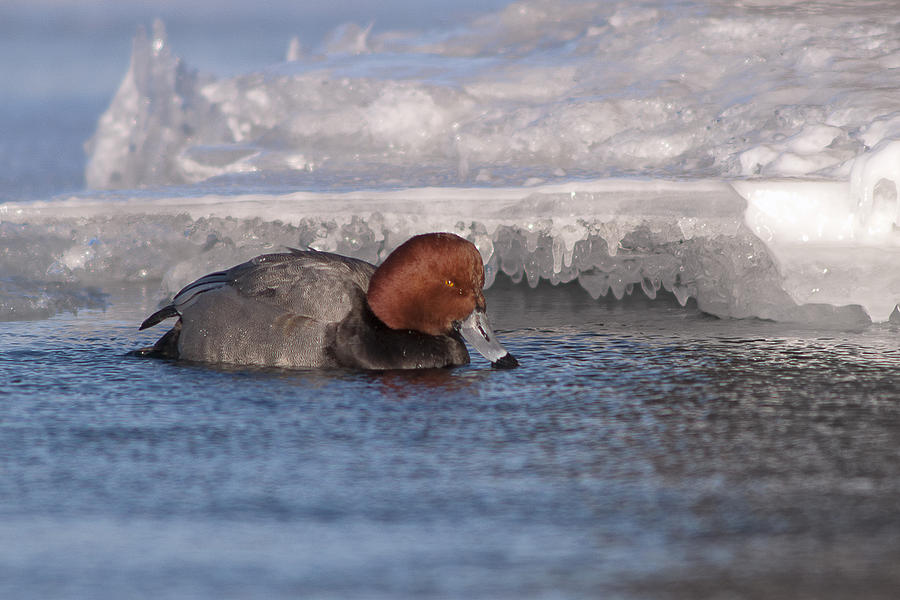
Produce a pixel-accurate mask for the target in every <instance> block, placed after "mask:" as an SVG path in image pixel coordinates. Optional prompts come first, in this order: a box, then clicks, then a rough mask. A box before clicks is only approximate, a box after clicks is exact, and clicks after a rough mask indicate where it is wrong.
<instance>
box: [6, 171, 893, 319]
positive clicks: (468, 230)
mask: <svg viewBox="0 0 900 600" xmlns="http://www.w3.org/2000/svg"><path fill="white" fill-rule="evenodd" d="M750 198H751V201H752V200H753V196H752V195H751V196H750ZM746 206H747V204H746V202H745V201H744V199H743V198H741V196H739V195H738V194H736V193H735V191H734V190H733V189H732V187H731V186H729V185H728V184H725V183H715V182H706V183H700V182H680V183H676V182H659V181H656V182H635V181H624V180H620V181H598V182H580V183H577V184H560V185H553V186H542V187H538V188H504V189H484V188H443V189H439V188H419V189H406V190H393V191H360V192H348V193H333V192H319V193H312V192H298V193H293V194H285V195H247V196H240V195H237V196H213V195H208V196H204V197H193V198H184V197H181V198H178V197H165V196H162V197H155V198H154V197H152V196H148V195H145V196H128V195H125V196H121V197H119V198H115V197H109V196H105V197H102V198H92V197H90V196H87V197H84V198H72V199H70V200H67V201H55V202H32V203H23V204H17V205H6V206H5V211H3V214H4V215H5V219H6V220H5V221H4V223H3V224H2V225H3V227H5V228H7V229H8V230H9V231H12V232H16V235H17V239H18V240H19V241H18V242H16V243H14V244H13V247H18V248H19V249H20V253H19V256H20V257H22V258H21V260H19V261H16V260H13V261H12V262H13V263H14V264H16V265H17V266H18V268H19V269H20V272H22V273H23V274H27V275H28V277H29V278H30V279H31V280H34V281H51V280H58V279H62V280H64V281H67V282H70V283H73V284H79V285H85V284H92V285H111V284H114V283H116V282H120V281H152V280H160V281H161V282H162V286H163V290H162V293H161V296H163V295H166V294H172V293H174V292H175V291H177V290H178V289H179V288H180V287H181V286H183V285H184V284H186V283H188V282H189V281H191V280H192V279H194V278H196V277H198V276H200V275H202V274H204V273H206V272H209V271H212V270H216V269H219V268H222V267H225V266H228V265H231V264H235V263H238V262H241V261H242V260H246V259H247V258H249V257H251V256H254V255H256V254H260V253H263V252H271V251H277V250H279V249H283V248H284V247H287V246H293V247H304V246H307V245H308V246H311V247H315V248H318V249H321V250H329V251H336V252H340V253H342V254H348V255H351V256H357V257H360V258H363V259H366V260H369V261H372V262H379V261H381V260H383V259H384V257H385V256H386V255H387V254H388V253H389V252H390V251H391V250H393V248H394V247H396V246H397V245H399V244H400V243H402V242H403V241H404V240H406V239H407V238H408V237H410V236H412V235H415V234H417V233H422V232H426V231H451V232H454V233H457V234H459V235H462V236H464V237H467V238H468V239H470V240H472V241H473V242H474V243H475V244H476V245H477V246H478V248H479V249H480V251H481V252H482V257H483V259H484V261H485V263H486V264H487V273H488V275H487V277H486V283H487V284H490V283H491V282H492V281H493V277H494V276H495V275H496V273H497V272H498V271H503V272H504V273H506V274H507V275H509V276H511V277H512V278H513V279H514V280H521V279H526V280H527V281H528V283H529V284H530V285H537V283H538V282H539V281H540V280H542V279H543V280H548V281H550V282H551V283H561V282H567V281H572V280H578V281H579V282H580V283H581V285H582V286H583V287H584V288H585V289H586V290H588V292H589V293H590V294H591V295H593V296H595V297H599V296H601V295H607V294H609V293H612V295H613V296H614V297H615V298H618V299H621V298H623V297H625V296H626V295H629V294H632V293H640V290H643V293H645V294H646V295H647V296H649V297H653V296H655V295H656V294H657V292H658V290H660V289H666V290H669V291H671V292H672V293H674V294H675V295H676V297H677V298H678V299H679V301H680V302H682V303H686V302H687V300H688V299H689V298H694V299H695V300H696V303H697V306H698V307H699V308H700V309H701V310H704V311H707V312H709V313H711V314H715V315H719V316H723V317H760V318H766V319H775V320H782V321H801V322H818V321H817V320H819V319H821V320H822V323H825V324H829V325H833V324H834V323H843V324H848V323H853V324H859V323H860V322H865V321H867V319H868V317H866V314H865V312H864V311H863V309H862V308H859V307H855V308H853V307H851V308H837V306H842V305H844V304H850V303H852V302H847V301H846V299H847V298H849V299H851V300H853V299H855V296H853V291H852V290H845V292H844V294H845V295H844V296H841V297H840V298H838V297H835V298H832V300H831V301H829V302H828V303H827V304H824V303H823V302H820V298H818V297H812V298H810V299H809V300H807V301H797V300H795V299H794V298H793V297H792V295H791V294H790V293H789V292H792V291H793V290H792V289H790V288H787V289H786V287H785V286H786V281H787V284H788V285H790V284H791V282H792V281H793V280H792V279H791V276H792V274H793V273H794V271H793V266H792V265H790V264H788V263H783V262H780V261H779V260H777V256H778V255H773V253H772V251H771V250H770V249H769V245H770V243H769V242H767V243H764V242H762V241H761V240H760V239H759V238H758V237H757V236H756V235H754V234H753V232H752V231H751V230H750V229H749V228H748V227H747V226H746V225H745V224H744V211H745V207H746ZM688 221H689V223H688ZM686 231H687V232H688V233H687V234H686V233H685V232H686ZM29 240H41V241H40V242H32V241H29ZM32 247H34V248H35V249H36V250H38V251H37V252H35V253H34V254H33V255H32V254H31V252H30V251H29V248H32ZM613 248H614V249H615V252H611V251H610V250H611V249H613ZM775 248H776V250H777V249H778V247H777V246H776V247H775ZM866 260H867V261H868V262H871V263H872V264H877V261H875V260H874V259H872V258H867V259H866ZM25 262H27V265H26V264H23V263H25ZM785 264H787V267H785V266H784V265H785ZM784 269H787V271H786V272H787V273H788V277H787V279H786V278H785V276H784V275H783V270H784ZM870 275H872V274H870V273H865V274H864V276H865V277H868V276H870ZM840 276H841V277H843V278H844V279H843V281H844V282H848V281H849V282H851V283H853V284H854V285H856V284H857V282H855V281H853V280H850V279H847V278H848V277H849V274H848V273H842V274H841V275H840ZM882 279H884V276H883V275H882ZM891 285H894V284H891ZM890 289H894V288H890ZM886 293H887V292H884V294H886ZM883 297H884V296H882V297H880V299H879V300H878V302H881V298H883ZM862 300H863V301H861V302H859V304H863V305H864V306H866V308H867V309H868V308H869V307H870V306H874V307H876V308H878V306H880V305H879V304H878V302H874V301H873V299H871V298H869V299H865V298H863V299H862ZM873 302H874V303H873ZM893 304H896V301H894V302H893V303H892V304H891V308H892V307H893ZM814 305H820V306H814ZM888 312H889V311H888ZM873 314H875V313H873ZM883 318H887V313H885V314H884V316H883Z"/></svg>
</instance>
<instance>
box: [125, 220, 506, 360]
mask: <svg viewBox="0 0 900 600" xmlns="http://www.w3.org/2000/svg"><path fill="white" fill-rule="evenodd" d="M483 286H484V266H483V263H482V259H481V255H480V254H479V253H478V250H477V249H476V248H475V246H474V245H473V244H472V243H471V242H469V241H467V240H465V239H463V238H461V237H459V236H457V235H454V234H452V233H428V234H424V235H418V236H415V237H413V238H410V239H409V240H407V241H406V242H405V243H403V244H402V245H401V246H399V247H398V248H397V249H396V250H394V251H393V252H392V253H391V254H390V256H388V257H387V259H385V261H384V262H383V263H382V264H381V266H379V267H378V268H375V266H374V265H371V264H369V263H367V262H365V261H362V260H357V259H355V258H349V257H346V256H340V255H338V254H332V253H330V252H320V251H317V250H295V249H291V250H290V252H285V253H280V254H265V255H262V256H257V257H256V258H254V259H252V260H250V261H248V262H245V263H243V264H240V265H237V266H235V267H232V268H230V269H228V270H226V271H219V272H217V273H211V274H209V275H206V276H205V277H201V278H200V279H198V280H197V281H195V282H193V283H191V284H190V285H188V286H186V287H185V288H184V289H183V290H181V291H180V292H178V294H176V296H175V298H174V299H173V300H172V303H171V304H169V305H168V306H166V307H164V308H162V309H160V310H158V311H157V312H155V313H153V314H152V315H150V316H149V317H147V319H146V320H145V321H144V322H143V323H142V324H141V327H140V328H141V329H142V330H143V329H146V328H148V327H152V326H154V325H156V324H157V323H160V322H161V321H163V320H165V319H168V318H169V317H178V321H176V322H175V325H174V327H172V329H171V330H170V331H169V332H168V333H166V334H165V335H163V337H162V338H160V340H159V341H158V342H156V344H155V345H154V346H152V347H151V348H147V349H145V350H143V351H141V353H142V354H147V355H157V356H165V357H170V358H180V359H185V360H191V361H200V362H211V363H230V364H241V365H261V366H274V367H349V368H361V369H412V368H429V367H448V366H456V365H463V364H467V363H468V362H469V353H468V352H467V351H466V346H465V344H464V343H463V339H465V340H466V341H467V342H469V344H471V345H472V347H473V348H475V350H477V351H478V352H479V353H480V354H482V355H483V356H484V357H485V358H487V359H488V360H489V361H491V364H492V365H493V366H494V367H500V368H510V367H515V366H517V365H518V362H517V361H516V359H515V358H514V357H513V356H512V355H511V354H510V353H509V352H507V351H506V349H505V348H504V347H503V346H502V345H501V344H500V342H499V341H498V340H497V338H496V337H495V336H494V332H493V331H492V330H491V326H490V323H489V322H488V319H487V316H486V315H485V306H486V305H485V300H484V294H483V293H482V287H483Z"/></svg>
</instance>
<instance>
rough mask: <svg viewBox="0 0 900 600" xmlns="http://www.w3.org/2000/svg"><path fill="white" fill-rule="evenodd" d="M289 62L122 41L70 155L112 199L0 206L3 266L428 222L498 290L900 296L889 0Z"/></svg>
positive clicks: (571, 16) (598, 17)
mask: <svg viewBox="0 0 900 600" xmlns="http://www.w3.org/2000/svg"><path fill="white" fill-rule="evenodd" d="M285 46H286V48H287V57H288V61H286V62H284V63H281V64H277V65H272V66H271V67H269V68H267V69H264V70H260V71H256V72H251V73H246V74H243V75H239V76H236V77H232V78H226V79H216V78H213V77H210V76H206V75H203V74H200V73H197V72H194V71H193V70H192V69H190V68H189V67H188V66H186V65H185V64H184V63H183V62H182V61H181V60H180V59H179V58H178V57H177V56H176V55H175V54H174V52H173V50H172V49H171V48H169V45H168V41H167V39H166V35H165V30H164V27H163V26H162V24H159V23H158V24H156V25H155V26H154V28H153V31H152V34H151V35H149V36H148V35H146V34H143V33H140V34H139V35H138V36H137V37H136V39H135V42H134V51H133V56H132V62H131V67H130V69H129V71H128V72H127V74H126V75H125V77H124V79H123V82H122V84H121V86H120V88H119V90H118V92H117V93H116V95H115V97H114V98H113V100H112V102H111V104H110V107H109V109H108V110H107V112H106V113H105V114H104V115H103V117H102V119H101V120H100V123H99V124H98V127H97V130H96V133H95V135H94V137H93V138H92V140H91V141H90V142H89V144H88V150H89V163H88V167H87V172H86V175H87V181H88V184H89V186H90V187H92V188H96V189H98V190H99V189H101V188H106V189H117V188H118V189H122V190H123V191H121V192H103V191H97V192H87V193H84V194H80V195H78V196H77V197H74V198H70V199H54V200H51V201H47V202H36V203H18V204H8V205H4V206H2V207H0V227H6V228H8V229H9V230H10V231H14V232H15V235H14V236H12V237H10V234H7V238H8V239H9V240H10V244H11V246H10V247H11V248H13V249H14V250H15V251H14V252H12V253H7V255H6V256H0V261H5V262H11V261H14V260H17V261H19V263H17V265H18V266H15V269H17V270H16V271H15V272H19V271H21V272H22V273H23V274H24V275H25V276H27V277H30V278H32V279H34V280H35V281H41V282H48V281H51V282H52V281H58V280H59V281H67V282H80V283H83V284H85V285H88V284H98V285H99V284H102V283H103V282H108V281H118V280H152V279H156V278H159V279H162V280H163V286H164V288H165V291H167V292H169V293H171V292H172V291H174V290H175V289H176V288H177V287H178V286H179V285H181V284H183V283H185V282H186V281H187V280H189V279H190V278H191V277H194V276H196V275H199V274H202V272H204V271H205V270H206V269H209V268H221V267H223V266H228V264H230V263H232V262H233V261H236V260H242V259H243V258H246V257H247V256H250V255H252V254H254V253H257V252H259V251H266V250H271V249H272V248H277V247H278V246H279V245H292V246H297V245H302V244H310V245H312V246H315V247H317V248H322V249H327V250H336V251H340V252H346V253H351V254H354V255H357V256H361V257H363V258H367V259H370V260H373V261H377V260H380V259H382V258H383V257H384V256H385V255H386V253H387V252H389V251H390V249H391V248H393V247H394V246H396V245H397V244H399V243H400V242H402V241H403V240H404V239H405V238H406V237H407V236H408V235H411V234H413V233H418V232H421V231H426V230H436V229H442V230H451V231H457V232H459V233H461V234H462V235H465V236H467V237H469V239H472V240H473V241H474V242H475V243H476V244H477V245H478V247H479V249H480V250H481V251H482V254H483V255H484V258H485V262H486V265H487V271H488V280H489V282H490V281H492V280H493V277H494V276H495V275H496V273H497V272H499V271H503V272H505V273H507V274H509V275H510V276H512V277H513V278H516V279H518V278H525V279H527V281H528V282H529V283H530V284H532V285H534V284H536V283H537V281H538V280H539V279H541V278H543V279H548V280H550V281H552V282H554V283H558V282H565V281H572V280H578V281H579V282H580V283H581V285H582V286H583V287H585V288H586V289H587V290H588V291H589V292H590V293H591V294H592V295H594V296H599V295H605V294H608V293H610V292H611V293H612V294H614V295H615V296H616V297H617V298H621V297H623V296H624V295H625V294H629V293H633V292H634V291H635V290H637V289H638V288H640V289H641V290H642V293H645V294H646V295H648V296H650V297H653V296H655V295H656V294H657V293H658V291H659V290H660V289H664V290H667V291H669V292H672V293H674V294H675V295H676V297H677V298H678V299H679V300H680V301H682V303H684V302H686V301H687V299H688V298H694V299H696V301H697V303H698V305H699V306H700V308H701V309H703V310H706V311H708V312H711V313H713V314H717V315H721V316H731V317H748V316H756V317H763V318H772V319H778V320H786V321H803V322H813V323H828V324H834V323H839V324H840V323H843V324H848V326H849V325H853V324H858V323H860V322H867V321H868V320H869V319H872V320H875V321H884V320H887V319H888V318H889V315H890V314H891V312H892V311H893V310H894V307H895V306H896V305H897V302H898V301H900V260H898V259H900V200H898V189H900V60H898V58H897V57H898V56H900V11H897V10H896V4H895V3H894V2H892V1H891V0H885V1H883V2H879V1H871V2H866V3H863V4H860V3H855V2H846V3H843V2H837V1H830V2H797V3H789V4H785V3H783V2H765V1H754V2H752V3H748V2H744V3H733V2H725V1H724V0H723V1H712V0H708V1H702V0H687V1H685V2H678V3H670V2H664V1H662V0H656V1H647V2H639V3H635V2H624V1H623V2H606V1H597V2H568V1H561V0H553V1H551V0H531V1H525V2H518V3H514V4H511V5H510V6H509V7H507V8H506V9H504V10H502V11H500V12H498V13H494V14H486V15H483V16H481V17H479V18H478V19H476V20H475V21H473V22H471V23H469V24H467V25H465V26H460V27H457V28H454V29H452V30H446V31H433V32H427V33H421V34H409V33H406V34H400V33H396V32H391V33H384V34H374V33H373V31H372V28H371V26H370V24H362V25H352V24H350V25H348V26H345V27H343V28H341V29H340V30H339V31H336V32H335V33H334V34H333V35H331V36H330V37H329V38H328V39H327V41H326V42H325V44H323V47H322V48H321V49H319V50H318V51H316V50H307V49H304V50H303V51H302V52H301V50H300V48H299V44H298V42H297V41H291V40H285ZM161 186H179V187H161ZM129 190H131V191H129ZM29 238H34V239H45V240H46V241H47V243H45V244H43V245H40V247H35V246H34V245H33V244H32V243H31V242H30V241H28V240H29ZM17 245H18V246H17ZM25 248H28V249H31V250H34V252H33V253H32V254H28V253H27V252H25V250H24V249H25ZM18 249H22V251H21V252H19V251H18ZM10 257H12V258H10ZM23 263H24V264H23ZM9 268H11V269H12V268H13V267H12V266H10V267H9ZM0 311H2V307H0Z"/></svg>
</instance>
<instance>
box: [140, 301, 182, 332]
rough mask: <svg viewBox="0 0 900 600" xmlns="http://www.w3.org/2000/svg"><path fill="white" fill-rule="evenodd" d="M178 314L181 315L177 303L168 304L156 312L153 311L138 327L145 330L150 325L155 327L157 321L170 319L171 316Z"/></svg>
mask: <svg viewBox="0 0 900 600" xmlns="http://www.w3.org/2000/svg"><path fill="white" fill-rule="evenodd" d="M177 316H179V315H178V311H177V310H176V309H175V305H173V304H169V305H168V306H165V307H163V308H161V309H159V310H158V311H156V312H155V313H153V314H152V315H150V316H149V317H147V318H146V319H144V322H143V323H141V326H140V328H139V329H138V331H143V330H144V329H147V328H148V327H153V326H154V325H156V324H157V323H160V322H162V321H165V320H166V319H168V318H170V317H177Z"/></svg>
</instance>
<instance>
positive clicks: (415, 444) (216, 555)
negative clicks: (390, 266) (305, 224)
mask: <svg viewBox="0 0 900 600" xmlns="http://www.w3.org/2000/svg"><path fill="white" fill-rule="evenodd" d="M140 292H141V290H128V291H123V292H121V293H118V295H117V294H113V297H112V298H111V300H112V304H111V307H110V308H109V309H108V310H107V311H106V312H99V311H96V312H95V311H84V312H82V313H81V314H79V315H78V316H72V315H69V314H65V315H61V316H57V317H54V318H52V319H49V320H45V321H38V322H21V323H3V324H0V453H2V465H3V466H2V476H0V538H2V539H3V540H5V541H4V543H3V545H2V546H0V597H3V598H100V599H103V598H109V599H123V598H143V597H151V596H152V597H155V598H299V597H302V598H315V597H330V598H411V597H435V598H522V597H536V598H601V597H602V598H610V597H613V598H615V597H619V598H697V597H729V598H732V597H733V598H811V599H812V598H847V597H860V598H862V597H865V598H893V597H895V594H896V590H897V589H900V572H898V571H897V569H896V565H897V564H900V504H898V502H897V498H898V497H900V403H898V400H900V392H898V391H897V387H896V383H897V381H898V380H900V336H898V332H897V330H896V327H893V328H892V327H891V326H873V327H871V328H869V329H867V330H865V331H860V332H842V331H832V332H823V331H809V330H791V329H790V328H787V327H785V326H784V325H778V324H774V323H766V322H760V321H746V322H743V321H721V320H717V319H713V318H710V317H706V316H704V315H702V314H700V313H698V312H696V311H693V310H691V309H690V308H689V309H682V308H680V307H679V306H678V305H677V304H676V303H675V302H674V301H672V300H671V299H666V298H662V299H661V300H658V301H655V302H649V301H645V300H639V299H632V300H631V301H626V302H621V303H613V302H610V303H602V302H600V303H598V302H595V301H593V300H591V299H590V298H589V297H588V296H587V294H586V293H584V292H583V291H582V290H580V288H578V287H572V286H565V287H560V288H553V287H551V286H549V285H546V286H541V287H539V288H538V289H537V290H531V289H528V288H527V287H524V286H513V285H511V284H509V283H508V282H504V281H501V282H499V283H498V285H497V286H496V287H495V288H494V289H492V290H490V292H489V295H488V302H489V310H490V312H491V313H492V314H493V316H494V320H495V321H496V325H497V328H498V329H499V330H500V331H501V335H502V336H503V339H504V341H505V342H506V343H507V346H508V347H509V349H510V350H511V351H512V352H513V353H515V354H516V355H517V356H518V357H519V358H520V360H521V363H522V366H521V368H519V369H517V370H512V371H496V370H491V369H490V368H489V367H488V365H487V363H486V362H484V361H482V360H480V359H477V358H476V359H475V362H474V364H472V365H470V366H468V367H465V368H460V369H455V370H440V371H427V372H416V373H400V372H388V373H357V372H345V371H330V372H304V371H298V372H291V371H265V370H264V371H259V370H242V369H236V370H221V369H216V368H209V367H203V366H191V365H184V364H178V363H172V362H166V361H159V360H149V359H139V358H134V357H130V356H128V355H127V351H128V350H130V349H132V348H134V347H136V346H137V345H140V344H141V343H147V342H149V341H150V340H152V339H153V336H152V335H145V334H146V332H145V333H141V334H138V333H137V332H136V331H135V326H136V324H137V323H138V322H139V321H140V319H141V318H142V317H143V316H144V314H145V313H146V311H147V309H148V308H151V307H152V306H153V302H154V301H155V299H154V298H153V297H152V296H153V293H152V291H151V292H147V294H146V295H145V296H142V295H141V293H140ZM141 297H143V300H139V299H140V298H141ZM136 298H138V300H136Z"/></svg>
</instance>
